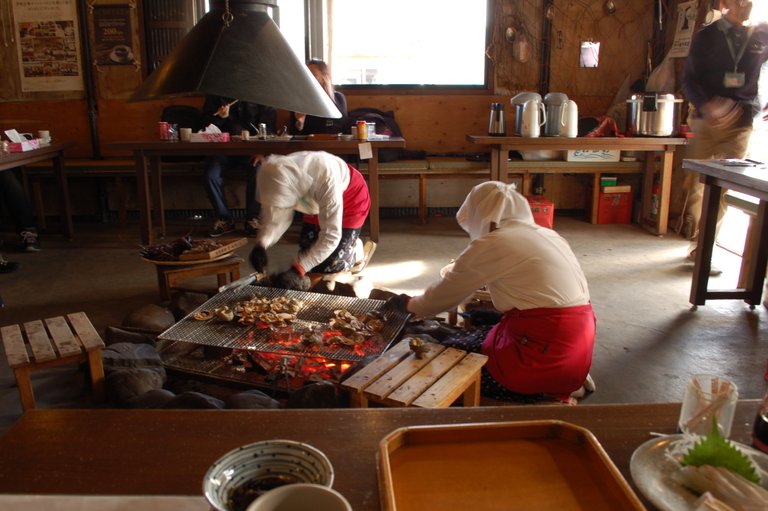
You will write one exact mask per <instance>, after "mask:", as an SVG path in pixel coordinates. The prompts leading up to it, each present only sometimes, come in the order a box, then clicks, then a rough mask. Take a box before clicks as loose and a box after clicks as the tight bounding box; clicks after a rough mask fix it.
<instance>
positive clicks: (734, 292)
mask: <svg viewBox="0 0 768 511" xmlns="http://www.w3.org/2000/svg"><path fill="white" fill-rule="evenodd" d="M683 168H686V169H690V170H693V171H695V172H698V173H699V174H701V182H702V183H704V198H703V202H702V205H701V220H700V221H699V239H698V245H697V248H696V262H695V266H694V268H693V282H692V283H691V296H690V302H691V303H692V304H693V309H694V310H695V309H696V307H697V306H699V305H704V304H705V302H706V301H707V300H733V299H739V298H740V299H743V300H744V301H745V302H747V303H748V304H749V306H750V308H751V309H754V308H755V306H756V305H758V304H759V303H760V297H761V296H762V293H763V281H764V280H765V272H766V264H767V263H768V218H766V212H767V211H768V210H766V207H767V206H766V204H767V201H768V166H766V165H762V166H741V167H737V166H728V165H723V162H722V160H683ZM724 188H726V189H729V190H736V191H737V192H742V193H746V194H747V195H751V196H753V197H757V198H758V199H760V203H759V204H758V206H757V216H756V218H755V220H754V222H753V225H752V232H753V233H755V234H756V235H757V240H755V241H754V242H753V243H751V244H750V247H748V249H749V250H751V253H749V254H745V256H746V258H747V259H748V260H749V261H750V265H749V271H748V272H747V277H746V279H745V287H743V288H737V289H731V290H724V289H718V290H711V291H710V290H708V289H707V287H708V284H709V270H710V268H711V266H712V251H713V248H714V245H715V228H716V227H717V211H718V208H719V205H720V192H721V191H722V189H724Z"/></svg>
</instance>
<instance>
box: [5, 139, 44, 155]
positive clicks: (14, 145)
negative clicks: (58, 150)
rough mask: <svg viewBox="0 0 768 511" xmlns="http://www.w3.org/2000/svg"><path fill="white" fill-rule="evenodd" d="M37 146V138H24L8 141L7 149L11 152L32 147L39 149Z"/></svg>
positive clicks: (19, 151)
mask: <svg viewBox="0 0 768 511" xmlns="http://www.w3.org/2000/svg"><path fill="white" fill-rule="evenodd" d="M39 148H40V139H39V138H33V139H31V140H24V141H23V142H10V143H9V144H8V150H9V151H10V152H12V153H23V152H25V151H32V150H33V149H39Z"/></svg>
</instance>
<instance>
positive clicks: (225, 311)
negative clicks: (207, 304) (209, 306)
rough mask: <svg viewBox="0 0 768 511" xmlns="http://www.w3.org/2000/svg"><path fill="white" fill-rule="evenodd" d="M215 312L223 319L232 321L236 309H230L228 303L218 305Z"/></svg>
mask: <svg viewBox="0 0 768 511" xmlns="http://www.w3.org/2000/svg"><path fill="white" fill-rule="evenodd" d="M213 314H214V316H216V317H217V318H219V319H220V320H222V321H232V320H233V319H235V311H233V310H232V309H230V308H229V306H228V305H224V306H223V307H217V308H216V309H214V310H213Z"/></svg>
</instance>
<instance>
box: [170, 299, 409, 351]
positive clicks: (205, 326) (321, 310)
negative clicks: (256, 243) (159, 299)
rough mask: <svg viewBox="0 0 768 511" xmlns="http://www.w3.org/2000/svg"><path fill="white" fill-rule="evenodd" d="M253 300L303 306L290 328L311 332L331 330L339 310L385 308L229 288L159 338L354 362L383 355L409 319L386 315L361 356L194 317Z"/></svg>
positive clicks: (254, 328) (360, 301)
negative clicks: (293, 302)
mask: <svg viewBox="0 0 768 511" xmlns="http://www.w3.org/2000/svg"><path fill="white" fill-rule="evenodd" d="M253 295H257V296H259V297H264V298H269V299H274V298H277V297H279V296H286V297H288V298H293V299H296V300H299V301H300V302H302V304H303V305H302V307H301V309H300V310H299V311H298V313H297V319H296V320H295V321H293V324H292V325H293V330H294V331H303V330H306V329H309V328H313V327H314V328H320V329H329V328H330V327H329V325H328V322H329V321H330V319H331V318H332V317H333V311H335V310H338V309H346V310H348V311H349V312H351V313H352V314H354V315H355V316H360V315H364V314H366V313H368V312H370V311H374V310H377V309H380V308H381V307H382V306H383V305H384V301H382V300H370V299H364V298H351V297H347V296H334V295H326V294H320V293H307V292H303V291H289V290H286V289H274V288H267V287H260V286H245V287H244V288H242V289H239V290H238V289H230V290H227V291H224V292H223V293H219V294H217V295H215V296H213V297H212V298H211V299H210V300H208V301H207V302H205V303H204V304H203V305H201V306H200V307H198V308H197V309H195V311H193V312H192V313H191V314H189V315H187V316H186V317H185V318H183V319H182V320H181V321H179V322H178V323H176V324H175V325H174V326H172V327H171V328H169V329H168V330H166V331H165V332H163V333H162V334H160V335H159V336H158V338H159V339H162V340H168V341H182V342H188V343H193V344H204V345H208V346H217V347H221V348H232V349H248V350H255V351H263V352H267V353H284V354H293V355H296V354H298V355H307V356H312V357H324V358H328V359H331V360H346V361H350V362H353V361H358V360H361V359H362V358H363V357H364V356H366V355H379V354H381V353H383V352H384V350H386V349H387V347H389V345H390V344H391V343H392V341H393V340H395V339H396V338H397V336H398V335H399V334H400V331H401V330H402V329H403V326H405V322H406V321H407V320H408V316H409V315H408V314H405V313H401V312H388V313H387V315H386V319H385V321H384V328H382V329H381V331H379V332H378V334H379V335H378V336H375V337H374V338H372V339H371V340H369V341H366V342H365V343H364V353H360V352H358V351H356V350H354V349H353V347H347V346H339V347H336V346H325V347H323V348H307V347H306V346H304V345H303V344H301V343H300V342H295V343H289V344H285V343H281V342H279V341H277V340H275V333H274V332H273V331H272V330H271V329H269V328H262V327H259V325H258V324H254V325H241V324H240V323H238V322H237V321H230V322H226V321H219V320H217V319H215V318H214V319H211V320H209V321H198V320H196V319H195V318H194V317H193V316H194V313H195V312H197V311H201V310H207V311H212V310H214V309H216V308H218V307H223V306H225V305H228V306H229V307H234V305H235V304H237V303H238V302H242V301H246V300H250V299H251V297H252V296H253Z"/></svg>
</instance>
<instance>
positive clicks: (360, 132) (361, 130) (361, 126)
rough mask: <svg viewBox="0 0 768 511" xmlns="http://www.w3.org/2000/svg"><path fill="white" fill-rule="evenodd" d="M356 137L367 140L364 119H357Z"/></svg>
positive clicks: (366, 128)
mask: <svg viewBox="0 0 768 511" xmlns="http://www.w3.org/2000/svg"><path fill="white" fill-rule="evenodd" d="M355 126H357V138H358V140H368V124H367V123H366V122H365V121H357V123H355Z"/></svg>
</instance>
